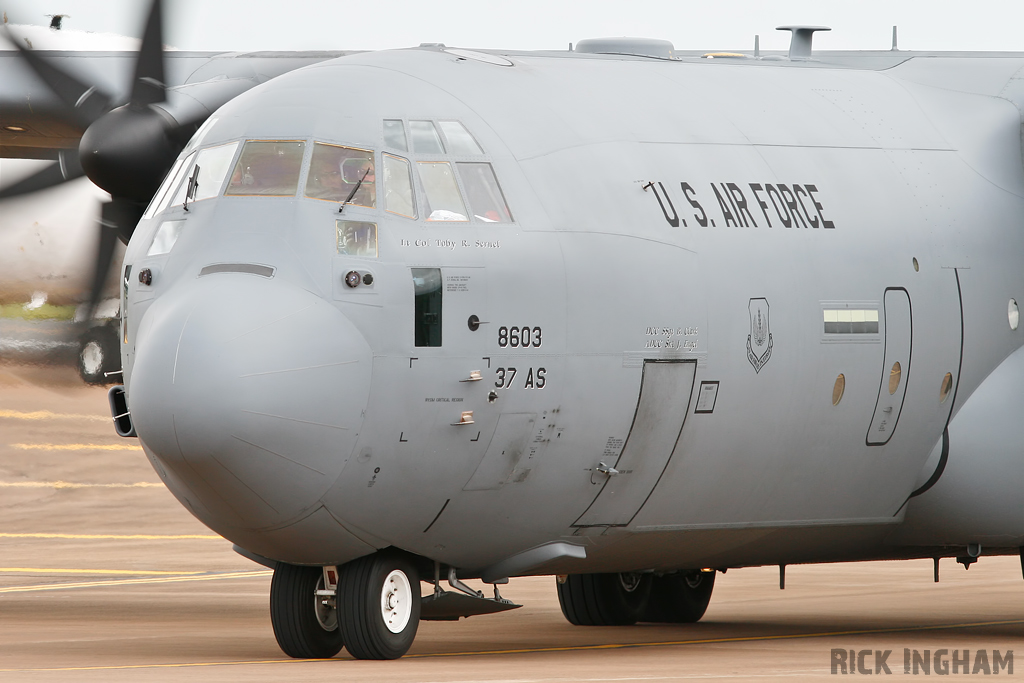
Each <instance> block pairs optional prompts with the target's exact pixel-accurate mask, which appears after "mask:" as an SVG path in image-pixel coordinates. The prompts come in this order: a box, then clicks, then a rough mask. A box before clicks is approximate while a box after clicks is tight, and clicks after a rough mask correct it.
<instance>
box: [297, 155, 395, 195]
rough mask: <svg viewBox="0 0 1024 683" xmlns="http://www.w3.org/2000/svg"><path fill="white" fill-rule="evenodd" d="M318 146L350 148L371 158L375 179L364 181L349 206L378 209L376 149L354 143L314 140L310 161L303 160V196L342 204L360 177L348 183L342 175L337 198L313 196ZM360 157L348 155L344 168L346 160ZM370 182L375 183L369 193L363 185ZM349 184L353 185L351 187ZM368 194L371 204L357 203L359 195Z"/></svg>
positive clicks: (343, 162)
mask: <svg viewBox="0 0 1024 683" xmlns="http://www.w3.org/2000/svg"><path fill="white" fill-rule="evenodd" d="M317 146H320V147H321V148H323V147H334V148H337V149H343V150H350V151H353V152H360V153H361V154H362V155H364V156H365V158H368V159H369V160H370V171H371V172H372V173H373V178H374V179H373V180H372V181H366V182H364V183H363V186H361V187H360V188H359V191H358V192H357V193H356V195H355V196H353V197H352V203H351V204H349V205H348V206H358V207H362V208H364V209H376V208H377V185H378V183H377V158H376V156H377V155H376V153H375V151H374V150H372V149H365V148H363V147H355V146H352V145H343V144H340V143H335V142H324V141H322V140H314V141H313V142H312V145H311V151H310V155H309V162H308V163H306V162H305V161H304V162H303V171H304V172H305V177H304V178H302V179H301V180H302V181H303V182H301V183H300V184H301V185H302V197H303V198H304V199H315V200H316V201H321V202H334V203H335V204H341V203H343V202H344V201H345V200H346V198H347V197H348V195H349V192H350V191H351V189H352V188H354V187H355V185H356V184H357V183H358V179H357V182H356V183H347V182H346V181H345V178H344V177H341V178H340V179H341V181H342V183H343V184H344V185H343V186H342V188H341V192H340V195H339V196H338V198H337V199H334V198H330V197H316V196H313V195H311V194H309V190H310V186H309V183H310V181H311V180H312V179H313V177H314V173H313V162H314V161H315V160H316V152H317ZM359 158H361V157H360V156H351V157H348V158H346V159H344V160H343V161H342V168H343V167H344V165H345V162H347V161H350V160H353V159H356V160H358V159H359ZM341 173H344V172H343V171H342V172H341ZM370 184H372V185H373V188H372V191H371V192H369V193H364V192H363V187H365V186H367V185H370ZM349 185H351V187H350V186H349ZM367 194H369V199H370V204H359V203H357V197H358V198H360V199H363V198H365V197H366V196H367Z"/></svg>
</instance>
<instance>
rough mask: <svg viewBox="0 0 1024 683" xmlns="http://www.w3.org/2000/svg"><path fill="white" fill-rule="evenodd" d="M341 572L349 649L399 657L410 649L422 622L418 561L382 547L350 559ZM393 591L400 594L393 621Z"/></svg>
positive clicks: (342, 616)
mask: <svg viewBox="0 0 1024 683" xmlns="http://www.w3.org/2000/svg"><path fill="white" fill-rule="evenodd" d="M340 573H341V575H340V576H339V577H338V596H339V597H338V599H339V600H340V607H341V609H340V610H339V612H340V621H341V632H342V636H343V638H344V639H345V646H346V647H347V648H348V651H349V654H351V655H352V656H353V657H355V658H356V659H398V658H399V657H401V656H402V655H404V654H405V653H406V652H408V651H409V648H410V647H412V641H413V639H414V638H415V637H416V629H418V628H419V624H420V580H419V576H418V575H417V573H416V569H415V567H413V566H412V564H411V563H410V562H409V561H408V560H406V559H405V558H404V557H402V556H401V555H398V554H396V553H390V552H379V553H375V554H373V555H368V556H366V557H360V558H359V559H358V560H353V561H352V562H349V563H348V564H346V565H345V566H343V567H340ZM395 573H398V574H399V575H400V576H393V575H395ZM403 577H404V578H403ZM389 579H390V580H389ZM403 581H404V582H405V586H404V587H403ZM385 582H387V592H385V588H386V586H385ZM389 595H390V596H391V597H392V598H394V599H395V602H394V603H391V604H392V606H393V608H394V611H393V612H391V613H390V618H392V619H395V621H394V622H391V625H389V623H388V618H386V617H385V614H384V605H385V604H386V600H388V597H387V596H389ZM403 615H404V616H403ZM392 629H398V631H397V632H395V631H393V630H392Z"/></svg>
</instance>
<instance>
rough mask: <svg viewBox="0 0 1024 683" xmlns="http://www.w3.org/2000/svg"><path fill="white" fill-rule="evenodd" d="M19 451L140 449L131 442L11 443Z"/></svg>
mask: <svg viewBox="0 0 1024 683" xmlns="http://www.w3.org/2000/svg"><path fill="white" fill-rule="evenodd" d="M10 446H11V448H17V449H18V450H20V451H141V450H142V446H139V445H137V444H131V443H12V444H10Z"/></svg>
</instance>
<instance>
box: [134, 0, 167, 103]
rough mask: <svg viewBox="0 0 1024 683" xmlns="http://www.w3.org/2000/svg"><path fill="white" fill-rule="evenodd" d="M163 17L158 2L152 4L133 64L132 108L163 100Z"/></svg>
mask: <svg viewBox="0 0 1024 683" xmlns="http://www.w3.org/2000/svg"><path fill="white" fill-rule="evenodd" d="M162 14H163V12H162V8H161V2H160V0H153V4H152V5H151V6H150V8H149V17H148V18H147V20H146V29H145V31H144V32H143V34H142V46H141V47H140V48H139V56H138V58H137V60H136V62H135V78H134V80H133V81H132V96H131V100H130V102H131V104H132V105H133V106H135V107H144V106H146V105H149V104H157V103H159V102H163V101H164V100H165V99H166V94H167V93H166V88H167V86H166V85H165V84H166V82H167V81H166V79H165V78H164V45H163V19H162Z"/></svg>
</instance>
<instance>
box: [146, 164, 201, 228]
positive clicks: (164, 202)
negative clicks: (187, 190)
mask: <svg viewBox="0 0 1024 683" xmlns="http://www.w3.org/2000/svg"><path fill="white" fill-rule="evenodd" d="M197 153H198V151H197V150H193V151H192V152H191V153H190V154H189V155H188V156H187V157H185V160H184V161H183V162H182V164H181V166H180V167H179V168H178V174H177V175H176V176H175V177H174V178H172V179H171V184H170V186H168V189H167V193H166V194H165V195H164V196H163V198H162V199H161V200H160V206H159V207H157V210H156V211H154V212H153V215H154V216H158V215H160V214H161V213H163V212H164V211H166V210H167V209H169V208H170V207H172V206H175V204H174V198H175V197H176V196H177V195H178V193H179V192H180V191H181V187H182V183H184V182H185V179H186V178H187V177H188V172H189V171H190V170H191V169H192V164H193V163H195V158H196V154H197Z"/></svg>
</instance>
